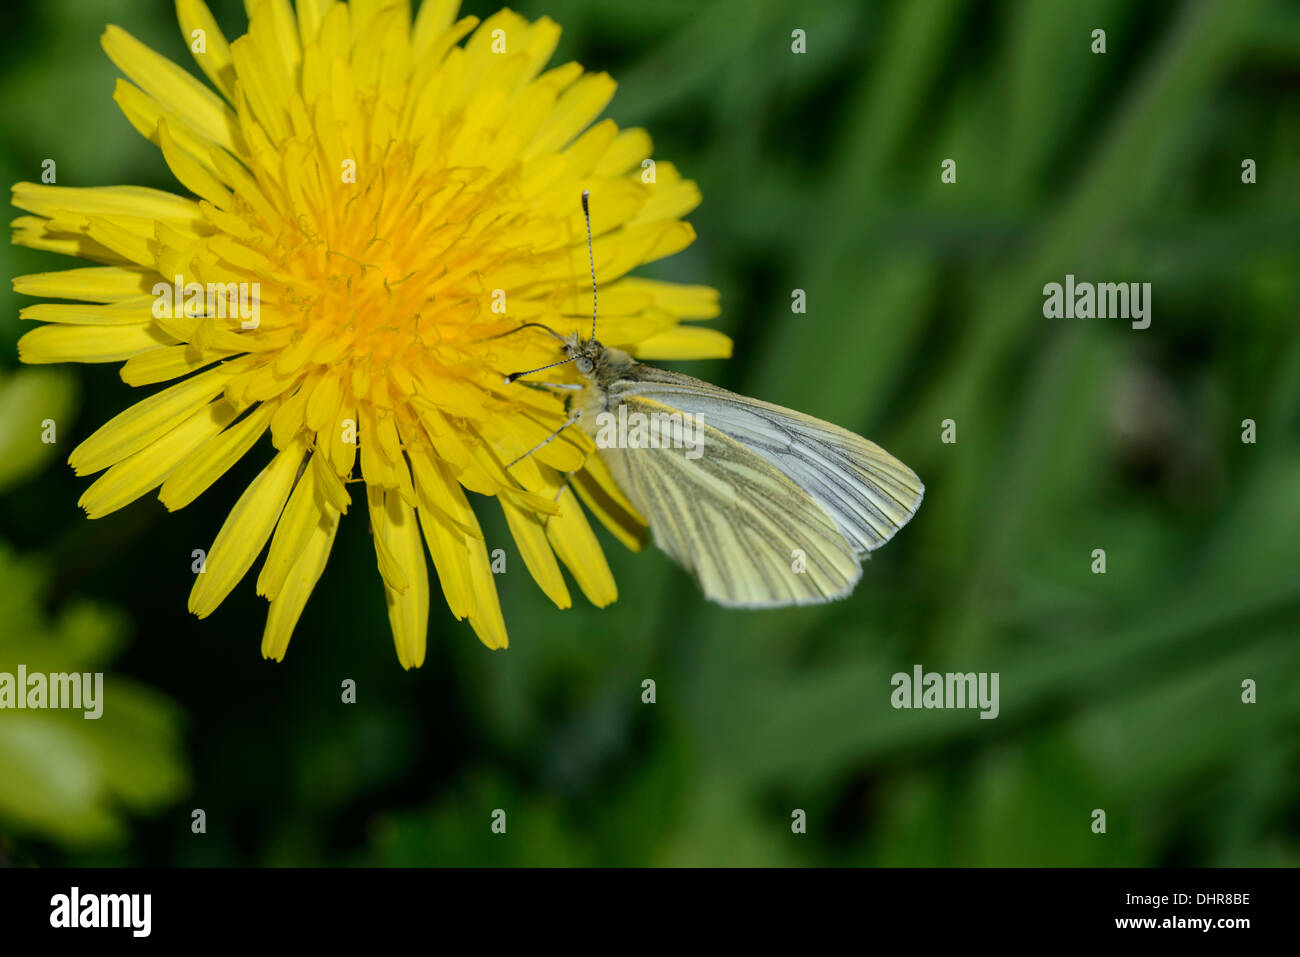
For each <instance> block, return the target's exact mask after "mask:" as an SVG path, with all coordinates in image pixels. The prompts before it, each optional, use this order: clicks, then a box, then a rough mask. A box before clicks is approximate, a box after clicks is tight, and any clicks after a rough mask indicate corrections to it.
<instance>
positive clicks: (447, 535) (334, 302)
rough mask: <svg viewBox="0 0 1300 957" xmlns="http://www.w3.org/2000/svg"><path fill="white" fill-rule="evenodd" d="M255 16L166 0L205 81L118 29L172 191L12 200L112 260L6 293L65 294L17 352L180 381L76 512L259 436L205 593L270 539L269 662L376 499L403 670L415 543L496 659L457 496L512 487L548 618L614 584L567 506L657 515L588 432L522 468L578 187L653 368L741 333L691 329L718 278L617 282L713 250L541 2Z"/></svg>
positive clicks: (114, 45) (122, 92)
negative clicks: (565, 48) (672, 258)
mask: <svg viewBox="0 0 1300 957" xmlns="http://www.w3.org/2000/svg"><path fill="white" fill-rule="evenodd" d="M247 6H248V8H249V11H250V23H249V29H248V33H247V35H245V36H242V37H240V38H239V39H237V40H235V41H234V42H227V40H226V38H225V37H224V36H223V35H222V33H221V31H220V30H219V28H218V27H217V24H216V22H215V20H214V19H213V17H212V14H211V13H210V12H209V10H208V8H207V7H206V6H205V5H204V4H203V3H202V2H200V0H178V2H177V11H178V15H179V20H180V26H181V32H182V35H183V37H184V39H185V42H186V43H187V44H188V45H189V46H190V49H191V51H192V53H193V55H194V58H195V60H196V62H197V64H198V66H199V68H200V69H201V70H202V71H203V73H204V74H205V75H206V76H207V78H208V80H209V81H210V82H211V84H212V87H215V90H216V92H214V91H213V89H211V88H209V87H208V86H207V85H205V84H204V83H202V82H201V81H200V80H198V79H197V78H196V77H195V76H194V75H192V74H190V73H189V72H187V71H186V70H184V69H182V68H181V67H179V66H178V65H176V64H175V63H173V62H171V61H170V60H167V59H166V58H164V57H162V56H160V55H159V54H157V53H155V52H153V51H152V50H150V49H149V48H148V47H146V46H144V45H143V44H141V43H140V42H139V41H137V40H135V39H134V38H133V37H131V36H130V34H128V33H126V32H125V31H123V30H121V29H119V28H117V27H112V26H110V27H109V28H108V29H107V31H106V32H105V33H104V36H103V46H104V49H105V51H106V52H107V53H108V55H109V57H110V58H111V59H112V61H113V62H114V63H115V64H116V65H117V67H118V68H119V69H120V70H121V71H122V72H123V73H124V74H126V79H123V80H118V83H117V89H116V92H115V94H114V99H115V100H116V101H117V103H118V105H119V106H120V107H121V109H122V111H123V112H124V113H125V114H126V117H127V119H128V120H129V121H130V122H131V124H132V125H133V126H134V127H135V128H136V129H137V130H138V131H139V132H140V133H142V134H143V135H144V136H145V137H147V138H148V139H149V140H150V141H151V142H153V143H154V144H155V145H156V146H158V147H159V148H160V149H161V150H162V154H163V159H164V160H165V162H166V164H167V166H168V167H169V168H170V169H171V172H172V173H173V174H174V175H175V177H176V179H177V180H178V181H179V182H180V184H181V186H182V187H183V188H184V190H185V192H182V193H178V194H173V193H168V192H162V191H158V190H153V189H145V188H140V187H134V186H105V187H92V188H70V187H63V186H53V185H42V184H33V183H20V184H18V185H16V186H15V187H14V199H13V202H14V205H15V206H17V207H19V208H20V209H22V210H24V211H25V212H26V213H28V214H29V215H24V216H20V217H19V218H18V219H16V220H15V221H14V224H13V225H14V242H16V243H19V244H22V245H25V246H31V247H34V248H37V249H45V250H50V251H53V252H58V253H63V254H66V255H70V256H76V257H80V258H82V259H86V260H90V261H92V262H95V263H98V264H100V265H96V266H89V267H81V268H75V269H67V270H62V271H58V272H47V273H40V274H37V275H29V276H22V277H19V278H17V279H15V281H14V288H15V289H16V290H17V291H18V292H20V293H25V294H28V295H31V296H37V297H44V298H50V299H61V300H67V301H66V302H61V303H40V304H37V305H32V306H29V307H27V308H25V309H24V310H22V313H21V315H22V318H24V319H33V320H40V321H42V322H43V323H44V325H40V326H38V327H36V328H34V329H33V330H31V331H29V332H28V333H27V334H26V335H24V336H23V337H22V339H21V341H20V342H19V344H18V348H19V353H20V356H21V358H22V359H23V361H25V362H33V363H53V362H123V365H122V370H121V375H122V379H123V380H124V381H125V382H126V383H127V384H128V385H131V386H157V385H158V384H160V383H170V384H168V385H166V386H165V387H163V388H161V389H160V390H158V391H154V392H153V393H152V394H151V395H149V397H148V398H145V399H143V400H142V401H139V402H138V403H136V404H135V405H133V406H130V407H129V408H127V409H126V411H124V412H122V413H120V414H119V415H117V416H115V417H114V418H112V419H111V420H110V421H109V422H107V423H106V424H105V425H103V426H102V427H101V428H99V429H98V430H97V431H96V432H94V433H93V434H92V435H91V436H90V437H89V438H87V439H86V440H85V441H84V442H82V443H81V445H79V446H78V447H77V448H76V449H75V450H74V451H73V452H72V454H71V456H70V457H69V463H70V464H71V465H72V467H73V469H74V470H75V471H76V472H77V474H79V475H89V474H92V473H102V474H100V475H99V477H98V478H97V479H96V480H95V481H94V482H93V483H92V484H91V485H90V486H89V487H88V488H87V489H86V491H85V494H84V495H83V496H82V499H81V503H80V504H81V506H82V507H83V508H84V509H85V511H86V513H87V514H88V515H89V516H90V517H91V518H98V517H100V516H103V515H106V514H108V513H110V512H113V511H115V510H116V509H119V508H122V507H123V506H125V505H127V504H129V503H130V502H132V501H134V500H136V499H138V498H140V497H141V496H144V495H146V494H148V493H150V492H152V491H154V490H155V489H157V490H158V498H159V500H160V501H161V502H162V503H163V505H164V506H166V507H167V508H168V509H178V508H183V507H184V506H185V505H187V504H189V503H190V502H192V501H193V500H194V499H195V498H196V497H198V496H199V495H200V494H202V493H203V492H205V491H206V490H208V489H209V487H210V486H212V485H213V484H214V483H215V482H216V481H217V480H218V479H219V478H220V477H221V476H222V475H223V474H224V473H225V472H226V471H228V470H229V469H230V467H231V466H232V465H234V463H235V462H236V461H238V460H239V459H241V458H242V457H243V456H245V455H247V454H250V453H253V452H254V450H255V449H258V450H260V449H263V448H265V449H266V452H265V453H263V452H260V451H259V452H258V453H257V454H259V455H263V456H264V461H265V466H264V467H263V468H262V470H261V472H260V474H258V475H257V477H256V478H255V479H254V480H253V481H252V483H251V484H250V485H249V486H248V487H247V488H246V489H244V490H243V491H242V493H240V494H239V495H238V498H237V500H236V501H235V503H234V506H233V508H231V510H230V513H229V516H228V517H227V518H226V520H225V522H224V524H223V525H222V526H221V528H220V530H219V531H218V532H217V535H216V539H215V541H214V542H213V543H212V546H211V548H210V549H209V550H208V552H207V556H206V562H205V566H204V570H203V572H202V573H201V574H199V575H197V576H196V579H195V584H194V587H193V590H192V591H191V593H190V597H189V607H190V610H191V611H192V612H194V613H195V614H196V615H198V616H199V617H200V618H202V617H206V616H207V615H209V614H211V613H212V612H213V611H214V610H215V609H216V608H217V606H218V605H219V604H220V603H221V601H222V600H223V599H224V598H225V597H226V595H228V594H229V593H230V591H231V590H232V589H233V588H234V587H235V585H236V584H237V583H238V582H239V581H240V579H242V578H243V577H244V576H245V574H246V573H247V572H248V571H249V569H250V568H251V567H252V566H253V564H254V562H255V561H256V559H257V558H258V556H259V555H260V554H261V553H262V551H263V550H264V549H265V550H266V558H265V560H264V561H263V563H262V566H261V570H260V572H259V573H258V575H257V591H258V593H259V594H261V595H263V596H264V597H266V598H267V599H268V600H269V601H270V608H269V611H268V614H267V622H266V628H265V632H264V635H263V638H262V653H263V655H264V656H266V657H269V658H274V659H276V660H279V659H282V658H283V656H284V654H285V650H286V649H287V647H288V644H289V638H290V636H291V634H292V632H293V629H294V627H295V625H296V623H297V621H298V619H299V617H300V616H301V614H302V611H303V607H304V606H305V604H306V602H307V599H308V597H309V595H310V593H311V591H312V589H313V588H314V586H315V585H316V582H317V581H318V580H319V578H320V576H321V574H322V572H323V570H324V568H325V564H326V561H327V559H328V557H329V552H330V547H331V545H332V543H333V541H334V537H335V533H336V532H337V530H338V527H339V522H340V519H341V516H342V515H343V514H344V513H346V512H347V511H348V508H349V506H350V505H351V504H352V494H353V492H354V491H359V490H360V489H362V488H364V490H365V508H366V511H367V513H368V517H369V522H370V527H371V534H372V537H373V540H374V548H375V554H376V559H377V564H378V568H379V574H380V578H381V580H382V583H383V589H384V593H385V596H386V600H387V607H388V617H389V622H390V624H391V626H392V632H393V639H394V643H395V644H396V647H397V656H398V659H399V661H400V662H401V664H402V665H403V667H406V668H412V667H417V666H419V665H420V664H421V663H422V662H423V660H424V654H425V640H426V633H427V629H428V616H429V572H428V564H427V561H426V557H425V549H426V548H427V550H428V554H429V556H430V557H431V558H432V560H433V567H434V571H435V573H436V578H437V582H438V584H439V585H440V586H441V590H442V594H443V597H444V598H445V600H446V603H447V606H448V608H449V609H450V611H451V614H452V615H454V616H455V617H456V618H457V619H468V621H469V623H470V625H471V626H472V627H473V629H474V631H475V633H476V634H477V635H478V637H479V638H480V639H481V640H482V641H483V643H484V644H486V645H487V646H488V647H490V648H503V647H505V645H506V627H505V623H504V621H503V619H502V614H501V607H500V602H499V600H498V596H497V591H496V585H495V583H494V580H493V572H492V568H491V565H490V562H489V548H488V545H487V543H486V542H485V541H484V537H483V532H482V531H481V529H480V526H479V522H478V519H477V518H476V516H475V511H474V509H473V507H472V506H471V504H470V500H469V498H468V497H467V495H466V492H467V491H469V492H473V493H476V494H477V495H480V496H490V497H492V498H494V499H495V500H496V502H497V504H498V505H499V506H500V508H501V510H502V511H503V512H504V515H505V519H506V523H507V525H508V527H509V529H510V532H511V535H512V536H513V539H514V542H515V545H516V546H517V548H518V550H519V554H520V556H521V558H522V560H523V562H524V564H525V565H526V567H527V568H528V571H529V572H530V573H531V575H532V577H533V579H534V580H535V581H536V583H537V585H538V586H539V587H540V588H541V590H542V591H543V592H544V593H545V594H546V595H547V597H549V598H550V599H551V600H552V601H553V602H554V603H555V604H556V605H557V606H558V607H560V608H565V607H568V606H569V604H570V601H571V599H570V595H569V589H568V585H567V584H566V579H565V576H564V574H563V572H562V571H561V567H560V566H561V565H563V566H564V567H566V568H567V569H568V571H569V574H570V576H571V577H572V579H573V581H574V582H575V583H576V584H577V586H578V587H579V588H580V589H581V591H582V592H583V594H584V595H585V596H586V598H587V599H588V600H589V601H591V602H592V603H593V604H595V605H597V606H604V605H607V604H608V603H610V602H612V601H613V600H614V599H615V598H616V597H617V591H616V588H615V585H614V581H613V578H612V576H611V574H610V571H609V567H608V565H607V563H606V561H605V557H604V554H603V552H602V551H601V547H600V544H599V543H598V541H597V539H596V537H595V535H594V533H593V531H592V529H591V526H590V525H589V524H588V521H587V518H586V514H585V512H584V511H583V509H582V507H581V505H580V504H579V501H578V499H581V500H582V502H583V503H585V505H586V506H587V509H588V510H590V512H591V513H592V514H594V515H595V516H596V517H597V518H598V519H599V520H600V522H601V523H602V524H603V525H605V526H606V527H607V528H608V529H609V530H610V532H611V533H612V534H613V535H614V537H615V538H617V539H618V540H620V541H622V542H623V543H624V544H626V545H628V546H629V547H632V548H638V547H640V545H641V544H642V542H643V541H644V535H643V533H644V523H643V522H642V520H641V519H640V517H639V516H638V515H637V514H636V513H635V510H634V509H633V508H632V506H631V505H630V504H629V503H628V502H627V500H626V499H625V497H624V496H623V495H622V494H621V493H620V491H619V490H618V488H617V486H616V485H615V484H614V483H613V481H612V480H611V478H610V476H609V475H608V473H607V472H605V471H604V470H602V468H601V466H600V462H599V460H598V459H597V458H596V457H595V456H594V455H589V454H588V453H589V452H591V451H592V449H591V446H590V443H589V440H588V439H586V437H585V436H583V435H581V434H580V433H579V432H578V431H577V430H575V429H569V430H566V431H564V432H563V433H562V434H561V435H560V436H559V437H558V438H557V439H556V440H554V441H551V442H549V443H548V444H546V445H545V446H544V447H542V448H540V449H538V450H537V451H536V452H535V454H532V455H529V456H527V457H525V458H523V459H522V460H521V461H518V462H517V463H516V464H513V465H511V463H512V462H514V460H515V459H517V458H518V457H519V456H521V455H524V454H525V453H527V452H528V451H529V450H530V449H533V448H534V447H535V446H537V445H538V444H539V443H540V442H541V441H542V440H543V439H544V438H546V437H547V436H548V435H550V434H551V433H552V432H554V431H555V430H556V429H558V428H559V427H560V426H561V425H562V424H563V422H564V420H565V409H564V401H563V399H562V398H560V397H559V393H558V392H556V391H553V390H547V389H543V388H536V387H529V386H526V385H522V384H518V383H516V384H513V385H506V384H505V381H504V378H503V377H504V375H505V374H507V373H510V372H513V371H517V370H519V369H526V368H533V367H535V366H540V365H543V364H545V363H546V362H548V361H553V360H554V359H555V358H556V357H557V350H556V344H555V341H554V339H552V338H551V337H550V336H548V335H546V334H545V333H541V332H539V331H538V330H536V329H534V328H532V327H523V324H524V323H528V322H540V323H544V324H546V325H547V326H549V327H551V328H552V329H554V330H556V331H557V332H559V333H561V334H567V333H569V332H573V331H577V330H579V329H582V328H584V325H583V324H584V323H585V322H589V321H590V309H591V306H590V295H591V290H590V287H589V285H588V284H587V283H588V282H589V279H588V274H587V271H586V258H585V257H586V251H587V250H586V233H585V227H584V222H583V219H582V211H581V207H580V204H579V201H578V200H579V197H580V195H581V192H582V190H584V189H589V190H590V191H591V196H592V226H593V230H594V234H595V259H596V269H597V272H598V273H599V274H600V276H601V279H602V283H606V284H607V285H606V286H605V287H603V288H602V289H601V293H600V302H601V323H602V325H601V338H602V339H603V340H604V341H606V342H608V343H610V344H612V345H615V346H618V347H620V348H623V349H627V350H629V351H631V352H633V353H634V354H636V355H639V356H642V357H652V358H653V357H657V358H692V357H706V356H720V355H726V354H728V352H729V349H730V344H729V341H728V340H727V339H726V337H725V336H722V335H721V334H719V333H717V332H715V331H713V330H710V329H707V328H704V327H700V326H698V325H694V324H688V325H681V324H679V323H680V321H681V320H698V319H707V318H711V317H713V316H714V315H716V314H717V311H718V307H717V295H716V293H715V292H714V291H713V290H711V289H708V288H704V287H698V286H684V285H677V284H673V283H667V282H659V281H652V280H647V279H639V278H633V277H630V276H627V274H628V273H629V272H630V271H631V270H632V269H634V268H635V267H637V266H639V265H641V264H643V263H648V262H651V261H654V260H657V259H660V258H662V257H664V256H668V255H671V254H672V253H675V252H677V251H679V250H680V249H682V248H683V247H685V246H686V245H688V244H689V243H690V242H691V240H692V239H693V238H694V233H693V231H692V230H691V228H690V226H689V225H688V224H687V223H685V222H683V221H682V219H681V217H682V216H684V215H686V214H687V213H689V212H690V210H692V209H693V208H694V207H695V206H696V205H697V203H698V202H699V199H700V195H699V191H698V189H697V188H696V186H695V184H694V183H692V182H690V181H687V180H684V179H682V178H681V176H680V175H679V174H678V172H677V171H676V170H675V169H674V168H673V167H672V165H671V164H669V163H667V162H659V163H657V165H652V164H650V163H646V162H645V161H646V160H647V159H648V158H649V157H650V153H651V146H650V141H649V138H648V137H647V135H646V133H645V132H644V131H642V130H637V129H628V130H619V129H618V128H617V126H616V125H615V124H614V123H613V122H612V121H610V120H601V121H599V122H596V119H597V117H598V115H599V114H600V113H601V112H602V111H603V110H604V108H605V106H606V104H607V103H608V102H609V101H610V98H611V97H612V95H613V93H614V81H613V80H612V79H610V77H609V76H608V75H606V74H590V73H585V72H584V71H583V68H582V67H581V66H579V65H578V64H576V63H568V64H565V65H563V66H559V67H556V68H554V69H550V70H545V69H544V68H545V65H546V63H547V61H548V60H549V59H550V57H551V55H552V53H553V51H554V49H555V46H556V43H557V41H558V38H559V34H560V29H559V27H558V26H557V25H556V24H555V23H553V22H552V21H550V20H549V19H545V18H543V19H541V20H538V21H536V22H529V21H527V20H525V19H524V18H522V17H520V16H519V15H517V14H515V13H513V12H511V11H509V10H503V11H501V12H499V13H497V14H495V15H493V16H491V17H489V18H488V19H486V20H485V21H483V22H482V23H481V24H480V23H479V22H478V20H477V18H475V17H464V18H461V19H457V7H458V4H457V3H455V2H446V0H425V3H424V4H423V5H422V6H421V7H420V10H419V13H418V15H417V16H415V17H414V19H413V20H412V17H411V12H410V9H409V4H407V3H406V2H391V0H367V2H361V0H356V2H354V3H352V4H351V5H347V4H343V3H330V2H327V0H301V2H299V3H298V4H297V8H296V10H295V9H294V8H293V7H291V6H290V4H289V2H288V0H249V2H248V4H247ZM250 316H252V317H253V318H252V321H250V318H249V317H250ZM584 317H586V318H584ZM521 327H522V328H521ZM512 331H517V332H518V334H509V333H511V332H512ZM556 375H557V376H572V375H573V373H572V372H571V371H570V367H561V368H560V369H557V370H556ZM173 380H175V381H173ZM557 381H566V380H563V379H560V380H557ZM567 381H576V380H574V379H569V380H567ZM268 433H269V445H268V444H267V443H265V442H262V438H263V436H264V435H266V434H268ZM507 466H509V467H507ZM575 492H576V495H575ZM214 494H216V493H214ZM231 495H232V497H234V496H233V491H232V493H231ZM268 543H269V547H268Z"/></svg>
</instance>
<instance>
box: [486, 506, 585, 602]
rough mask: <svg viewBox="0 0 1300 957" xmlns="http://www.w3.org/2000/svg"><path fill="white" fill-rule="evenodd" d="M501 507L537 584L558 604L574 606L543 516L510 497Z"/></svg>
mask: <svg viewBox="0 0 1300 957" xmlns="http://www.w3.org/2000/svg"><path fill="white" fill-rule="evenodd" d="M501 510H502V511H503V512H505V515H506V524H507V525H509V526H510V534H511V535H512V536H513V537H514V540H515V544H516V545H518V546H519V554H520V555H521V556H522V557H523V560H524V566H525V567H526V568H527V569H528V572H529V574H531V575H532V576H533V581H535V582H537V587H539V588H540V589H541V590H542V592H543V594H545V595H546V597H547V598H549V599H550V600H551V601H553V602H555V607H556V608H568V607H570V606H571V605H572V604H573V599H572V598H570V597H569V588H568V586H567V585H565V584H564V574H563V573H562V572H561V571H560V564H559V562H557V561H556V560H555V553H554V552H553V551H551V545H550V542H549V540H548V539H547V535H546V529H545V527H544V526H543V525H542V522H541V520H540V519H539V518H537V516H536V515H535V514H534V513H533V512H526V511H524V510H523V509H521V508H519V507H518V506H516V505H513V504H511V503H510V501H508V500H507V499H501Z"/></svg>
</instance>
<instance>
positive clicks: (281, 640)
mask: <svg viewBox="0 0 1300 957" xmlns="http://www.w3.org/2000/svg"><path fill="white" fill-rule="evenodd" d="M338 530H339V514H338V512H335V511H334V510H333V509H329V508H327V509H325V510H324V511H323V512H319V513H318V514H317V516H316V521H315V522H313V523H312V526H311V529H310V534H309V536H308V538H307V541H306V543H305V544H304V546H303V548H302V550H301V552H300V553H299V555H298V559H297V561H295V562H294V564H293V568H292V569H291V570H290V574H289V579H288V582H287V583H286V584H285V586H284V590H283V591H281V592H280V594H279V596H278V597H276V598H275V599H274V600H273V601H272V602H271V608H270V610H269V611H268V612H267V615H266V630H265V631H263V632H262V657H264V658H272V659H274V660H275V661H283V660H284V653H285V652H286V651H287V650H288V649H289V638H290V637H292V635H293V629H294V626H295V625H297V624H298V619H299V618H300V617H301V616H302V610H303V608H305V607H306V605H307V599H308V598H310V597H311V593H312V589H314V588H315V587H316V582H318V581H320V576H321V573H322V572H324V571H325V563H326V562H327V561H328V560H329V555H330V548H331V546H333V544H334V536H335V535H336V534H337V533H338Z"/></svg>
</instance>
